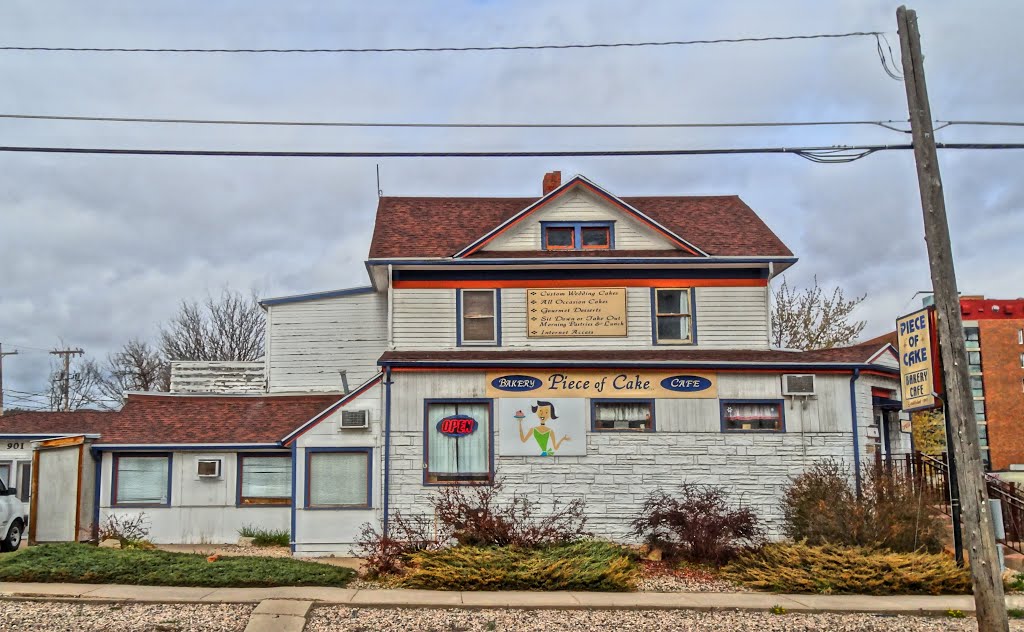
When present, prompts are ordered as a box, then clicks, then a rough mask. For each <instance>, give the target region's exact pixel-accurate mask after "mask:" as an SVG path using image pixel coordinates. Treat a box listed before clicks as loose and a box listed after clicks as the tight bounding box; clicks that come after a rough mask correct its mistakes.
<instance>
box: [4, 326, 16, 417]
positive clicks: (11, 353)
mask: <svg viewBox="0 0 1024 632" xmlns="http://www.w3.org/2000/svg"><path fill="white" fill-rule="evenodd" d="M12 355H18V352H17V351H4V343H2V342H0V417H3V416H4V358H5V357H6V356H12Z"/></svg>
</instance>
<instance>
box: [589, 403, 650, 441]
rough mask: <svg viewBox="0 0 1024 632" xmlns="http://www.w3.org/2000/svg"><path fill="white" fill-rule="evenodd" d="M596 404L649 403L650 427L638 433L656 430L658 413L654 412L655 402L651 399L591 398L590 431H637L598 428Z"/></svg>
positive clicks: (632, 431)
mask: <svg viewBox="0 0 1024 632" xmlns="http://www.w3.org/2000/svg"><path fill="white" fill-rule="evenodd" d="M597 404H650V405H651V427H650V428H648V429H647V430H644V431H643V432H640V433H639V434H648V433H651V432H657V431H658V422H657V419H658V415H657V413H656V412H655V409H656V402H655V400H653V399H646V398H628V397H627V398H617V397H616V398H612V397H610V398H606V399H605V398H592V399H591V400H590V431H591V432H613V433H614V432H627V433H637V432H638V431H636V430H614V429H609V428H598V427H597Z"/></svg>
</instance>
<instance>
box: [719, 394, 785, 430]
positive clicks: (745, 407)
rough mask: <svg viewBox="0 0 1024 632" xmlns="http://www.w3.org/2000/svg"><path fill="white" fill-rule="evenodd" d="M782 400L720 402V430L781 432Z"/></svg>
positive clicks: (782, 424)
mask: <svg viewBox="0 0 1024 632" xmlns="http://www.w3.org/2000/svg"><path fill="white" fill-rule="evenodd" d="M782 415H783V412H782V402H745V401H723V402H722V430H724V431H730V432H757V431H762V432H763V431H768V432H781V431H782V430H783V429H784V422H783V417H782Z"/></svg>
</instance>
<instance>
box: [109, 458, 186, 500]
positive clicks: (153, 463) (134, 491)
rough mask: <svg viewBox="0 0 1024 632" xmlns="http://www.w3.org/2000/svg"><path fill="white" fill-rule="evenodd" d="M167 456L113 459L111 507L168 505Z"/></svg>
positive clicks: (168, 473) (168, 472)
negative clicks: (112, 505)
mask: <svg viewBox="0 0 1024 632" xmlns="http://www.w3.org/2000/svg"><path fill="white" fill-rule="evenodd" d="M170 465H171V456H170V455H169V454H146V455H120V454H116V455H114V497H113V499H112V500H113V504H114V505H167V504H170V500H171V498H170V496H171V487H170Z"/></svg>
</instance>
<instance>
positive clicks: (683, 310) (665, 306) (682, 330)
mask: <svg viewBox="0 0 1024 632" xmlns="http://www.w3.org/2000/svg"><path fill="white" fill-rule="evenodd" d="M654 305H655V324H654V325H655V341H656V342H659V343H668V344H680V343H689V342H692V337H693V331H692V326H691V325H692V320H691V318H692V316H693V313H692V311H691V306H690V290H688V289H678V290H663V289H660V288H659V289H655V290H654Z"/></svg>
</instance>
